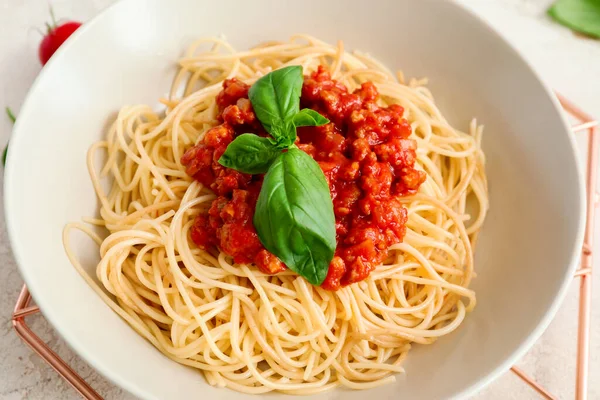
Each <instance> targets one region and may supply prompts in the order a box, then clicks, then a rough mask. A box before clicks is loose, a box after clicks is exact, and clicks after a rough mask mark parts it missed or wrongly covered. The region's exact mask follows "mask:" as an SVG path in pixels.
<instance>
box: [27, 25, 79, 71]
mask: <svg viewBox="0 0 600 400" xmlns="http://www.w3.org/2000/svg"><path fill="white" fill-rule="evenodd" d="M80 26H81V23H79V22H75V21H69V22H65V23H64V24H61V25H59V26H57V27H54V28H51V29H49V31H48V34H47V35H46V36H44V39H43V40H42V42H41V43H40V47H39V50H38V56H39V59H40V62H41V63H42V65H46V63H47V62H48V60H50V57H52V55H53V54H54V53H55V52H56V50H58V48H59V47H60V46H61V45H62V44H63V43H64V42H65V40H67V39H68V38H69V36H71V35H72V34H73V32H75V31H76V30H77V29H78V28H79V27H80Z"/></svg>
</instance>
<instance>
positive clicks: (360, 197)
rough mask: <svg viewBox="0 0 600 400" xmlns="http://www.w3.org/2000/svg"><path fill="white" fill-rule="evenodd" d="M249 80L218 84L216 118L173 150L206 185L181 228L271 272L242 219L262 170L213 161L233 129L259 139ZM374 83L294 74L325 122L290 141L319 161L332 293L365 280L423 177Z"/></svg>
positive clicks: (404, 126) (395, 238)
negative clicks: (332, 233)
mask: <svg viewBox="0 0 600 400" xmlns="http://www.w3.org/2000/svg"><path fill="white" fill-rule="evenodd" d="M249 88H250V87H249V86H248V85H247V84H245V83H243V82H241V81H239V80H236V79H229V80H226V81H224V83H223V90H222V91H221V92H220V93H219V94H218V96H217V99H216V102H217V105H218V108H219V112H220V114H219V122H220V124H219V125H217V126H215V127H213V128H211V129H209V130H208V131H207V132H206V134H205V136H204V138H203V139H202V140H201V141H200V142H199V143H198V144H197V145H195V146H193V147H191V148H190V149H189V150H187V151H186V152H185V154H184V155H183V157H182V159H181V162H182V164H183V165H184V166H185V167H186V172H187V174H188V175H190V176H192V177H193V178H194V179H196V180H198V181H199V182H200V183H202V184H203V185H205V186H207V187H209V188H211V189H212V190H213V191H214V192H215V194H216V195H217V198H216V199H215V200H214V201H213V202H212V205H211V207H210V209H209V211H208V212H207V213H205V214H201V215H199V216H198V217H197V218H196V220H195V221H194V224H193V226H192V228H191V238H192V240H193V242H194V243H195V244H196V245H198V246H199V247H201V248H204V249H208V248H210V247H213V246H216V247H219V248H220V249H221V251H223V252H225V253H226V254H228V255H230V256H231V257H233V260H234V262H236V263H254V264H255V265H256V266H257V267H258V268H259V270H260V271H262V272H264V273H267V274H277V273H279V272H282V271H284V270H285V269H286V267H285V265H284V264H283V263H282V262H281V261H280V260H279V259H278V258H277V257H276V256H275V255H273V254H271V253H270V252H269V251H267V250H266V249H265V248H264V246H263V245H262V244H261V242H260V240H259V238H258V235H257V233H256V230H255V229H254V225H253V223H252V218H253V215H254V210H255V207H256V201H257V198H258V194H259V192H260V189H261V186H262V181H263V175H260V174H259V175H248V174H243V173H241V172H238V171H236V170H233V169H230V168H226V167H224V166H222V165H221V164H219V163H218V160H219V158H220V157H221V155H222V154H223V153H224V152H225V149H226V148H227V146H228V145H229V143H231V142H232V141H233V139H234V138H235V137H236V136H237V135H239V134H242V133H256V134H258V135H260V136H266V135H267V133H266V132H265V130H264V129H263V127H262V126H261V124H260V122H259V121H258V119H257V118H256V115H255V114H254V111H253V110H252V104H251V103H250V100H249V99H248V90H249ZM378 99H379V93H378V91H377V88H376V87H375V85H374V84H373V83H371V82H365V83H363V84H362V85H361V87H360V88H358V89H357V90H355V91H353V92H350V91H349V90H348V89H347V88H346V87H345V86H344V85H343V84H342V83H340V82H338V81H336V80H334V79H332V78H331V75H330V74H329V72H327V71H326V69H325V68H324V67H319V68H318V70H317V71H315V72H314V73H313V74H311V75H310V76H308V77H306V78H305V79H304V84H303V87H302V95H301V98H300V102H301V106H302V108H311V109H313V110H315V111H317V112H319V113H320V114H322V115H323V116H325V117H327V118H328V119H329V120H330V121H331V122H330V123H329V124H327V125H323V126H318V127H301V128H298V137H297V139H296V143H295V144H296V145H297V146H298V148H300V149H301V150H303V151H305V152H306V153H307V154H309V155H310V156H311V157H312V158H313V159H314V160H315V161H317V163H318V164H319V166H320V167H321V169H322V170H323V173H324V174H325V177H326V179H327V183H328V184H329V189H330V192H331V198H332V200H333V206H334V213H335V219H336V240H337V248H336V251H335V256H334V258H333V260H332V261H331V263H330V266H329V270H328V274H327V278H326V279H325V281H324V282H323V284H322V287H323V288H325V289H328V290H337V289H339V288H340V287H342V286H346V285H349V284H352V283H355V282H359V281H361V280H363V279H365V278H366V277H367V276H369V274H370V272H371V271H372V270H373V269H374V268H375V267H376V266H377V265H379V264H381V263H382V262H383V261H384V260H385V258H386V257H387V253H388V250H387V249H388V247H389V246H391V245H392V244H395V243H399V242H401V241H402V239H403V238H404V235H405V232H406V220H407V210H406V208H404V207H403V206H402V204H401V203H400V202H399V201H398V199H397V198H398V197H399V196H406V195H410V194H413V193H415V192H416V191H417V190H418V188H419V186H420V185H421V184H422V183H423V182H424V180H425V178H426V175H425V173H424V172H423V171H420V170H417V169H415V160H416V142H415V141H414V140H412V139H409V136H410V134H411V127H410V125H409V123H408V122H407V121H406V120H405V119H404V118H403V113H404V110H403V108H402V107H401V106H399V105H390V106H387V107H382V106H380V105H378V104H377V101H378Z"/></svg>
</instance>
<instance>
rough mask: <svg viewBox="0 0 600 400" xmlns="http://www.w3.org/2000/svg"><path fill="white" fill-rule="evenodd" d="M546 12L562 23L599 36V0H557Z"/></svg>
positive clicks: (576, 29)
mask: <svg viewBox="0 0 600 400" xmlns="http://www.w3.org/2000/svg"><path fill="white" fill-rule="evenodd" d="M548 14H549V15H550V16H551V17H552V18H553V19H554V20H556V21H557V22H558V23H560V24H562V25H565V26H567V27H569V28H571V29H573V30H575V31H578V32H581V33H584V34H586V35H590V36H594V37H597V38H600V1H599V0H558V1H557V2H556V3H554V5H553V6H552V7H550V9H549V10H548Z"/></svg>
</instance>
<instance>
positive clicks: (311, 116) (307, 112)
mask: <svg viewBox="0 0 600 400" xmlns="http://www.w3.org/2000/svg"><path fill="white" fill-rule="evenodd" d="M293 122H294V126H295V127H296V128H298V127H300V126H321V125H325V124H328V123H329V120H328V119H327V118H325V117H324V116H322V115H321V114H319V113H318V112H316V111H315V110H311V109H310V108H305V109H303V110H301V111H300V112H299V113H298V114H296V115H294V119H293Z"/></svg>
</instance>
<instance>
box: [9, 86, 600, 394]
mask: <svg viewBox="0 0 600 400" xmlns="http://www.w3.org/2000/svg"><path fill="white" fill-rule="evenodd" d="M557 97H558V100H559V101H560V103H561V105H562V107H563V108H564V109H565V111H566V112H567V113H569V114H570V115H571V116H572V117H573V118H575V119H576V120H577V121H578V124H576V125H574V126H572V128H571V129H572V131H573V132H574V133H580V132H587V134H588V145H587V171H586V186H587V219H586V226H585V236H584V242H583V248H582V250H581V263H580V266H579V268H578V269H577V271H576V272H575V276H574V278H578V279H579V315H578V335H577V375H576V382H575V399H576V400H587V392H588V369H589V354H590V347H589V344H590V316H591V308H592V267H593V250H592V247H593V239H594V217H595V213H596V207H597V205H598V201H599V196H598V193H597V192H596V174H597V167H598V126H599V125H600V123H599V122H598V121H596V120H594V119H593V118H592V117H591V116H589V115H587V114H586V113H584V112H583V111H582V110H581V109H579V108H578V107H577V106H575V105H574V104H573V103H571V102H570V101H568V100H567V99H565V98H564V97H562V96H561V95H559V94H557ZM30 303H31V294H30V293H29V290H28V289H27V286H25V285H24V286H23V288H22V289H21V293H20V294H19V298H18V300H17V304H16V305H15V310H14V312H13V316H12V324H13V327H14V328H15V331H16V332H17V335H19V337H20V338H21V339H22V340H23V341H24V342H25V343H26V344H27V345H28V346H29V347H31V349H32V350H33V351H35V352H36V353H37V354H38V355H39V356H40V357H42V359H44V361H46V362H47V363H48V364H49V365H50V366H51V367H52V368H54V370H55V371H56V372H57V373H58V374H59V375H60V376H61V377H63V378H64V379H65V380H66V381H67V382H68V383H69V384H70V385H71V386H72V387H73V388H74V389H75V390H76V391H77V392H78V393H79V394H81V396H82V397H83V398H84V399H87V400H103V399H102V396H100V395H99V394H98V393H97V392H96V391H95V390H94V389H92V387H91V386H90V385H89V384H88V383H87V382H86V381H85V380H84V379H83V378H82V377H81V376H79V375H78V374H77V373H76V372H75V371H74V370H73V369H72V368H71V367H70V366H69V365H68V364H67V363H66V362H65V361H64V360H63V359H62V358H60V357H59V356H58V355H57V354H56V353H55V352H54V351H53V350H52V349H51V348H50V347H49V346H48V345H47V344H46V343H44V341H43V340H42V339H40V338H39V336H37V335H36V334H35V333H34V332H33V331H32V330H31V329H30V328H29V326H28V325H27V322H26V320H25V318H26V317H27V316H28V315H31V314H35V313H38V312H39V311H40V310H39V308H38V307H37V306H31V305H30ZM511 371H512V372H514V373H515V374H516V375H517V376H518V377H519V378H521V379H522V380H523V381H524V382H525V383H527V384H528V385H530V386H531V387H532V388H533V389H534V390H535V391H536V392H537V393H539V394H540V396H541V397H542V398H544V399H550V400H554V399H556V397H555V396H553V395H552V394H551V393H550V392H548V391H547V390H546V389H545V388H544V387H543V386H541V385H540V384H539V383H537V382H536V381H535V380H534V379H533V378H532V377H530V376H528V375H527V374H526V373H525V372H523V371H522V370H521V369H519V368H517V367H515V366H513V367H512V368H511Z"/></svg>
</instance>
